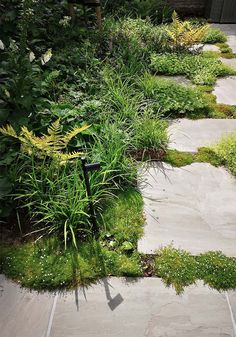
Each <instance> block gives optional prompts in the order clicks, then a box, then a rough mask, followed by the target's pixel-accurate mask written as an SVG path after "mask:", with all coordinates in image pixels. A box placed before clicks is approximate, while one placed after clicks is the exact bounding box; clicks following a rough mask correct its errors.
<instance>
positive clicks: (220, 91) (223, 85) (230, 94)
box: [213, 24, 236, 105]
mask: <svg viewBox="0 0 236 337" xmlns="http://www.w3.org/2000/svg"><path fill="white" fill-rule="evenodd" d="M214 26H215V27H217V28H219V29H221V30H222V31H223V32H224V33H225V34H226V35H227V36H228V41H227V43H228V44H229V46H230V48H231V49H232V51H233V53H236V24H232V25H229V24H223V25H220V24H219V25H216V24H215V25H214ZM220 60H221V61H222V62H223V63H225V64H227V65H229V66H231V67H233V68H235V69H236V58H235V59H225V58H221V59H220ZM213 94H214V95H215V96H216V101H217V103H223V104H229V105H236V76H230V77H224V78H220V79H218V80H217V81H216V85H215V88H214V91H213Z"/></svg>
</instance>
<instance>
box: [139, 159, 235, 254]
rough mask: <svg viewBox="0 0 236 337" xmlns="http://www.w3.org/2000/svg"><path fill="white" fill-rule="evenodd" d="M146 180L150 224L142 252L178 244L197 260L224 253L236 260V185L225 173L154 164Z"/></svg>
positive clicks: (199, 166)
mask: <svg viewBox="0 0 236 337" xmlns="http://www.w3.org/2000/svg"><path fill="white" fill-rule="evenodd" d="M141 177H143V179H142V178H141V179H142V180H141V182H140V185H139V188H140V191H141V193H142V195H143V198H144V210H145V217H146V224H145V234H144V236H143V237H142V238H141V240H140V241H139V244H138V249H139V251H140V252H142V253H146V254H153V253H155V251H156V250H157V249H158V248H160V247H161V246H166V245H169V244H171V243H173V245H174V246H175V247H177V248H183V249H186V250H187V251H189V252H190V253H191V254H193V255H196V254H199V253H202V252H206V251H209V250H221V251H222V252H223V253H225V254H226V255H229V256H235V257H236V244H235V243H236V197H235V196H236V180H235V179H234V178H233V177H232V176H231V174H229V173H228V172H227V171H226V170H225V169H224V168H215V167H213V166H211V165H210V164H207V163H194V164H192V165H188V166H185V167H181V168H173V167H171V166H170V165H168V164H165V163H157V162H154V163H151V164H149V166H148V167H145V168H143V169H142V172H141Z"/></svg>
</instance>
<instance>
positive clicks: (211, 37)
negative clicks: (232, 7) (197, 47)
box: [202, 28, 227, 44]
mask: <svg viewBox="0 0 236 337" xmlns="http://www.w3.org/2000/svg"><path fill="white" fill-rule="evenodd" d="M226 41H227V37H226V35H225V34H224V33H223V32H222V30H220V29H218V28H210V29H209V30H208V31H207V32H206V33H205V35H204V37H203V39H202V42H204V43H209V44H215V43H218V42H221V43H223V42H226Z"/></svg>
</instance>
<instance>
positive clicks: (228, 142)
mask: <svg viewBox="0 0 236 337" xmlns="http://www.w3.org/2000/svg"><path fill="white" fill-rule="evenodd" d="M213 151H215V153H216V154H217V156H218V157H219V158H220V159H221V161H222V163H224V165H225V166H226V167H228V168H229V169H230V170H231V171H232V172H233V173H234V174H236V134H235V133H233V134H232V135H229V136H227V137H225V138H223V139H222V140H221V141H220V142H219V143H218V144H217V145H216V146H214V147H213Z"/></svg>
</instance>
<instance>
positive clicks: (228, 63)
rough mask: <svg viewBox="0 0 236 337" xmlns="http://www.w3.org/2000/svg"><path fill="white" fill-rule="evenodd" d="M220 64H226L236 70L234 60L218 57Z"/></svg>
mask: <svg viewBox="0 0 236 337" xmlns="http://www.w3.org/2000/svg"><path fill="white" fill-rule="evenodd" d="M220 60H221V62H223V63H224V64H227V65H228V66H230V67H232V68H235V69H236V58H233V59H226V58H224V57H220Z"/></svg>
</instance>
